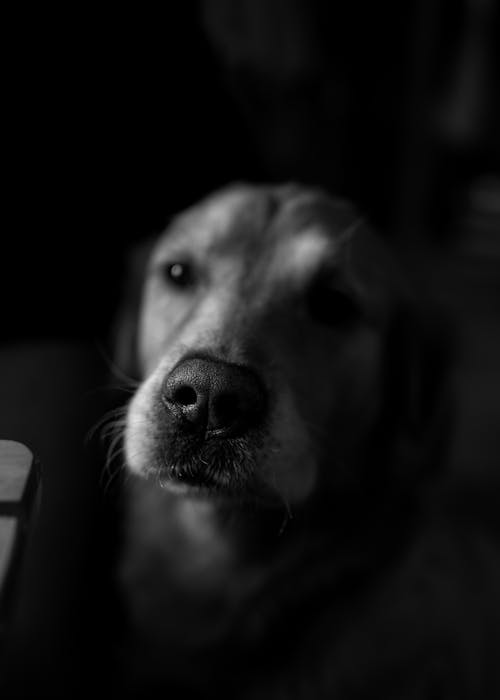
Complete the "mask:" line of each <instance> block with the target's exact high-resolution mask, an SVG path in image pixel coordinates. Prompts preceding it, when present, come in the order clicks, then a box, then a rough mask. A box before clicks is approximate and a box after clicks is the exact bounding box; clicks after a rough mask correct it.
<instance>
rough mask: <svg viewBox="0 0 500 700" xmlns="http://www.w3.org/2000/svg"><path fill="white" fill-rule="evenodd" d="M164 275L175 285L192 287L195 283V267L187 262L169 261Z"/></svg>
mask: <svg viewBox="0 0 500 700" xmlns="http://www.w3.org/2000/svg"><path fill="white" fill-rule="evenodd" d="M164 276H165V279H166V280H167V282H168V283H169V284H171V285H173V286H175V287H190V286H192V285H193V283H194V273H193V269H192V267H191V265H189V263H185V262H174V263H167V264H166V265H165V267H164Z"/></svg>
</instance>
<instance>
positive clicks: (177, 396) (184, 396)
mask: <svg viewBox="0 0 500 700" xmlns="http://www.w3.org/2000/svg"><path fill="white" fill-rule="evenodd" d="M172 398H173V400H174V401H175V403H177V404H179V405H181V406H193V405H194V404H196V402H197V400H198V394H197V393H196V391H195V390H194V389H193V387H191V386H181V387H179V388H178V389H176V390H175V392H174V395H173V397H172Z"/></svg>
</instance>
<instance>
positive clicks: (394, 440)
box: [377, 304, 453, 484]
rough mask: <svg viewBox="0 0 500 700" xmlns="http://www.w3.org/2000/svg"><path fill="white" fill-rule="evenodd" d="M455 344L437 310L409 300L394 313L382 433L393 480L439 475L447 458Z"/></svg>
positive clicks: (384, 377) (385, 374) (387, 354)
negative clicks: (453, 348)
mask: <svg viewBox="0 0 500 700" xmlns="http://www.w3.org/2000/svg"><path fill="white" fill-rule="evenodd" d="M452 347H453V343H452V333H451V329H450V327H449V324H446V323H445V321H444V319H443V318H441V317H440V316H438V314H436V313H435V312H434V311H432V312H429V311H426V312H424V311H423V310H422V309H419V310H416V309H415V308H412V307H411V306H410V305H406V304H404V305H401V306H400V307H398V308H397V309H396V310H395V311H394V312H393V314H392V315H391V318H390V320H389V323H388V328H387V333H386V342H385V352H384V356H383V368H382V386H383V397H384V398H383V409H382V413H381V426H380V427H381V431H380V432H379V436H378V438H377V439H378V441H379V447H381V448H382V450H381V454H382V455H383V457H382V458H383V459H384V460H385V463H386V466H387V468H388V470H387V477H388V478H389V479H391V480H393V479H396V481H399V480H400V479H402V481H403V483H404V482H407V483H408V484H410V483H414V482H415V481H420V480H422V479H424V478H425V477H428V476H432V475H435V474H436V473H437V471H438V470H439V468H440V467H441V466H442V465H443V463H444V461H445V450H446V445H447V442H448V438H449V431H450V425H451V408H452V391H451V382H450V376H451V365H452V352H451V349H452ZM379 454H380V452H379Z"/></svg>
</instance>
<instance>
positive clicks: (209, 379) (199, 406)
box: [162, 358, 266, 437]
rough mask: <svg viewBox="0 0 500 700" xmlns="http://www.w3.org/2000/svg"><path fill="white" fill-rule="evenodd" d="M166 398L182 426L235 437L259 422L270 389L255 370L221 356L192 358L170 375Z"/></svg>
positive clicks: (163, 393)
mask: <svg viewBox="0 0 500 700" xmlns="http://www.w3.org/2000/svg"><path fill="white" fill-rule="evenodd" d="M162 399H163V402H164V404H165V406H166V407H167V409H168V411H169V412H170V414H171V415H172V417H173V418H174V420H175V421H176V423H177V425H178V427H179V428H181V429H182V430H184V431H185V432H197V433H201V432H206V433H207V434H208V435H214V436H215V435H217V436H219V437H234V436H237V435H241V434H243V433H245V432H246V431H247V430H248V429H249V428H251V427H255V426H256V425H258V424H259V423H260V422H261V421H262V420H263V418H264V414H265V410H266V390H265V388H264V385H263V383H262V381H261V380H260V379H259V377H258V376H257V374H255V372H254V371H253V370H251V369H249V368H247V367H243V366H240V365H235V364H232V363H228V362H223V361H219V360H206V359H202V358H191V359H188V360H184V361H182V362H180V363H179V364H178V365H177V366H176V367H175V368H174V369H173V370H172V372H171V373H170V374H169V375H168V376H167V377H166V379H165V381H164V384H163V391H162Z"/></svg>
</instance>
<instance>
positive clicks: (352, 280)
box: [125, 185, 405, 503]
mask: <svg viewBox="0 0 500 700" xmlns="http://www.w3.org/2000/svg"><path fill="white" fill-rule="evenodd" d="M404 296H405V291H404V284H403V282H402V280H401V277H400V274H399V272H398V269H397V266H396V265H395V264H394V263H393V262H392V260H391V258H390V256H389V254H388V253H387V252H386V250H385V249H384V246H383V244H382V242H381V241H378V240H377V238H376V237H375V236H373V235H372V234H371V233H370V232H369V231H368V230H367V228H366V227H365V226H364V225H363V223H362V221H361V220H360V219H359V217H358V216H357V215H356V213H355V212H354V211H353V210H352V209H351V207H350V206H349V205H347V204H346V203H343V202H340V201H337V200H333V199H331V198H329V197H328V196H327V195H325V194H324V193H321V192H319V191H315V190H308V189H303V188H300V187H295V186H282V187H250V186H243V185H242V186H239V185H236V186H233V187H230V188H228V189H226V190H224V191H222V192H218V193H216V194H215V195H213V196H211V197H210V198H208V199H206V200H204V201H203V202H202V203H201V204H199V205H197V206H195V207H193V208H191V209H189V210H188V211H186V212H185V213H183V214H181V215H180V216H179V217H178V218H177V219H176V220H175V221H174V222H173V223H172V225H171V226H170V227H169V229H168V231H167V232H166V233H165V234H164V235H163V236H162V237H161V238H160V240H159V241H158V242H157V244H156V246H155V248H154V251H153V253H152V255H151V258H150V260H149V263H148V265H147V270H146V279H145V287H144V292H143V300H142V307H141V310H140V318H139V324H138V355H139V367H140V374H141V379H142V383H141V385H140V386H139V389H138V391H137V393H136V394H135V396H134V397H133V400H132V401H131V404H130V406H129V410H128V417H127V426H126V435H125V438H126V439H125V442H126V458H127V463H128V467H129V469H130V470H131V471H132V472H135V473H137V474H141V475H143V476H146V477H151V478H154V479H156V480H157V481H158V483H159V484H160V485H161V487H163V488H164V489H166V490H171V491H176V492H181V493H182V492H186V493H197V492H202V493H206V492H208V493H217V494H221V495H223V496H226V497H227V496H229V497H237V498H240V499H250V500H252V499H256V500H259V499H261V498H263V499H268V498H269V499H271V500H272V499H279V500H281V501H285V502H286V503H299V502H302V501H304V500H305V499H306V498H307V497H308V496H309V495H310V494H311V493H312V491H313V490H314V488H315V486H317V484H318V480H319V479H320V475H321V479H322V480H324V479H325V478H326V480H331V481H332V482H340V483H342V482H349V481H350V480H353V479H356V478H357V475H356V465H358V464H359V462H360V457H361V453H362V450H363V449H364V446H365V445H366V440H367V439H368V436H369V435H370V434H371V432H372V431H373V429H374V427H375V426H376V424H377V422H378V420H379V417H380V414H381V411H382V410H383V400H384V396H383V395H384V391H385V389H384V386H383V384H384V378H383V371H382V367H383V364H384V357H383V356H384V348H385V337H386V335H387V330H388V327H389V323H390V319H391V316H392V313H393V310H394V308H396V306H397V305H398V304H399V303H400V302H401V299H402V298H403V297H404Z"/></svg>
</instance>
